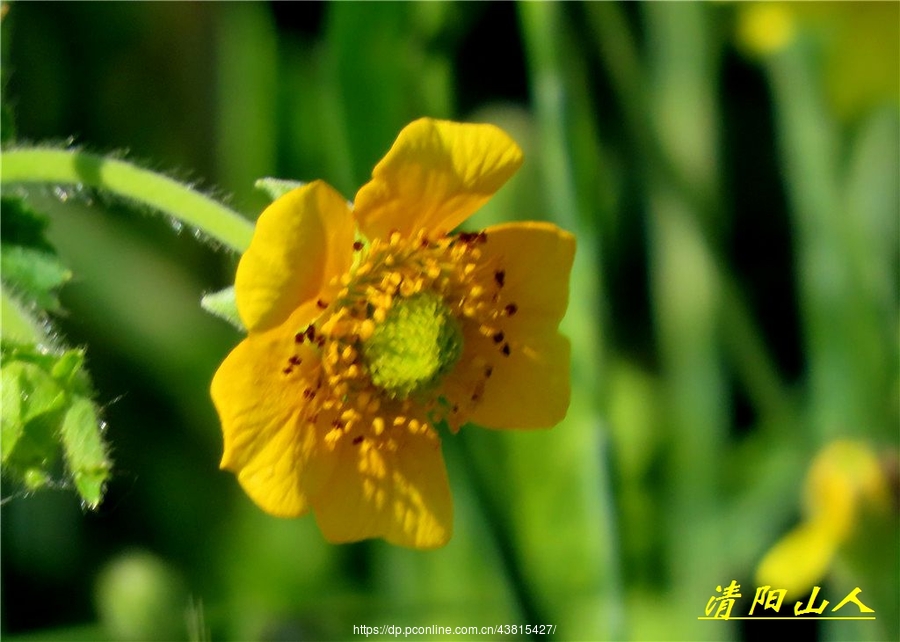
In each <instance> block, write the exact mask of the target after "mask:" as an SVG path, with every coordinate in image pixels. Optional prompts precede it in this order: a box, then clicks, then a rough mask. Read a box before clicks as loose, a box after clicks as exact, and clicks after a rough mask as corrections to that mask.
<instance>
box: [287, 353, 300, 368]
mask: <svg viewBox="0 0 900 642" xmlns="http://www.w3.org/2000/svg"><path fill="white" fill-rule="evenodd" d="M288 363H290V364H291V365H294V366H299V365H300V364H301V363H303V359H301V358H300V357H298V356H297V355H294V356H292V357H291V358H290V359H288Z"/></svg>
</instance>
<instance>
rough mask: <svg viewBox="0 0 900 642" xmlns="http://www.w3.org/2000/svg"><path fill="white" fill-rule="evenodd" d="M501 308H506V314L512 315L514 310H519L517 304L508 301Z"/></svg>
mask: <svg viewBox="0 0 900 642" xmlns="http://www.w3.org/2000/svg"><path fill="white" fill-rule="evenodd" d="M503 309H504V310H506V314H507V316H512V315H514V314H515V313H516V312H518V311H519V306H517V305H516V304H515V303H508V304H507V305H506V307H505V308H503Z"/></svg>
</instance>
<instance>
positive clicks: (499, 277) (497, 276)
mask: <svg viewBox="0 0 900 642" xmlns="http://www.w3.org/2000/svg"><path fill="white" fill-rule="evenodd" d="M494 280H495V281H496V282H497V285H499V286H500V287H501V288H502V287H503V284H504V283H505V282H506V271H505V270H497V271H496V272H494Z"/></svg>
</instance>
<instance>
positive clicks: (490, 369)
mask: <svg viewBox="0 0 900 642" xmlns="http://www.w3.org/2000/svg"><path fill="white" fill-rule="evenodd" d="M492 374H494V368H493V366H487V367H486V368H485V369H484V378H485V379H490V378H491V375H492Z"/></svg>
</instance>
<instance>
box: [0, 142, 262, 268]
mask: <svg viewBox="0 0 900 642" xmlns="http://www.w3.org/2000/svg"><path fill="white" fill-rule="evenodd" d="M15 183H51V184H57V185H83V186H85V187H91V188H94V189H99V190H103V191H106V192H110V193H112V194H115V195H117V196H121V197H124V198H126V199H129V200H132V201H135V202H137V203H140V204H142V205H146V206H148V207H151V208H153V209H155V210H158V211H160V212H163V213H165V214H168V215H170V216H173V217H175V218H177V219H178V220H179V221H182V222H183V223H185V224H187V225H190V226H192V227H195V228H197V229H199V230H201V231H203V232H204V233H205V234H208V235H209V236H210V237H212V238H214V239H215V240H217V241H219V242H221V243H223V244H225V245H227V246H228V247H229V248H231V249H233V250H235V251H236V252H243V251H244V250H246V249H247V247H248V246H249V245H250V238H251V236H252V235H253V223H251V222H250V221H248V220H246V219H245V218H244V217H242V216H241V215H240V214H238V213H237V212H235V211H233V210H231V209H229V208H227V207H225V206H224V205H222V204H220V203H218V202H216V201H214V200H213V199H211V198H208V197H206V196H204V195H203V194H201V193H200V192H197V191H196V190H193V189H191V188H189V187H187V186H185V185H182V184H181V183H179V182H178V181H175V180H173V179H171V178H168V177H167V176H162V175H160V174H157V173H155V172H151V171H150V170H146V169H142V168H140V167H137V166H135V165H132V164H131V163H128V162H126V161H123V160H118V159H112V158H106V157H103V156H99V155H97V154H89V153H87V152H80V151H73V150H66V149H53V148H50V147H39V148H37V147H31V148H28V147H20V148H17V149H11V150H5V151H4V152H3V162H2V167H0V185H2V186H3V187H6V186H8V185H11V184H15Z"/></svg>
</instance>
